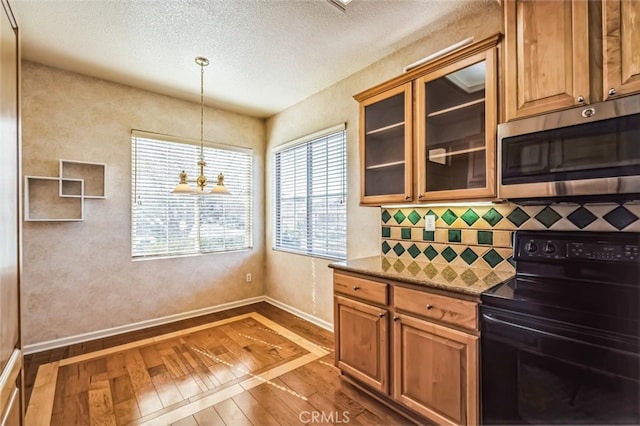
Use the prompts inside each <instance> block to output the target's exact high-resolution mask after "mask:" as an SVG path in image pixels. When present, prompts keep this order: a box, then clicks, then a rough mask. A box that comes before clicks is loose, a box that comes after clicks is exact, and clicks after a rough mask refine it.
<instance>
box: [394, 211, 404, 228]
mask: <svg viewBox="0 0 640 426" xmlns="http://www.w3.org/2000/svg"><path fill="white" fill-rule="evenodd" d="M393 218H394V219H395V220H396V223H397V224H398V225H400V224H401V223H402V221H403V220H405V218H406V216H405V215H404V213H402V210H398V211H397V212H396V214H394V215H393Z"/></svg>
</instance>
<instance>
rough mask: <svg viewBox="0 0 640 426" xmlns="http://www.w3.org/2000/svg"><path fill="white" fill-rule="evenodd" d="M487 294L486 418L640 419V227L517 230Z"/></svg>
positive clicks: (612, 421)
mask: <svg viewBox="0 0 640 426" xmlns="http://www.w3.org/2000/svg"><path fill="white" fill-rule="evenodd" d="M513 245H514V258H515V260H516V275H515V278H514V279H512V280H510V281H508V282H506V283H503V284H500V285H498V286H496V287H494V288H492V289H490V290H488V291H486V292H485V293H483V294H482V295H481V299H482V305H481V307H480V313H481V320H480V321H481V401H482V402H481V418H482V422H483V424H640V321H639V316H640V314H639V310H640V291H639V290H640V253H639V251H640V233H625V232H584V231H580V232H554V231H517V232H516V233H515V235H514V244H513Z"/></svg>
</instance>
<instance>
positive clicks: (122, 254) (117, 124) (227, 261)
mask: <svg viewBox="0 0 640 426" xmlns="http://www.w3.org/2000/svg"><path fill="white" fill-rule="evenodd" d="M22 70H23V74H22V89H23V90H22V126H23V137H22V138H23V173H24V175H37V176H58V161H59V159H66V160H78V161H90V162H100V163H106V164H107V175H106V188H107V193H106V196H107V198H106V199H105V200H87V201H86V204H85V221H84V222H67V223H53V222H43V223H34V222H26V223H25V224H24V235H23V241H24V276H23V277H22V305H23V323H22V324H23V327H22V329H23V333H24V343H25V344H33V343H39V342H43V341H47V340H51V339H57V338H62V337H68V336H74V335H78V334H81V333H88V332H93V331H99V330H104V329H108V328H111V327H116V326H122V325H126V324H130V323H135V322H140V321H144V320H151V319H155V318H159V317H163V316H167V315H172V314H180V313H184V312H188V311H192V310H196V309H201V308H207V307H210V306H216V305H220V304H223V303H227V302H233V301H236V300H241V299H245V298H249V297H253V296H260V295H263V294H264V285H263V283H264V281H263V279H262V277H263V267H264V194H263V188H264V185H263V176H264V146H265V142H264V141H265V125H264V121H263V120H260V119H256V118H250V117H245V116H242V115H238V114H233V113H228V112H223V111H220V110H215V109H210V108H207V109H206V111H205V139H206V140H211V141H214V142H222V143H227V144H233V145H241V146H246V147H250V148H253V149H254V193H255V196H254V228H253V233H254V249H252V250H247V251H241V252H233V253H226V254H208V255H203V256H192V257H182V258H173V259H161V260H147V261H136V262H134V261H132V260H131V219H130V218H131V201H130V197H131V160H130V157H131V154H130V144H131V140H130V131H131V129H140V130H145V131H151V132H158V133H165V134H170V135H176V136H182V137H186V138H194V139H197V138H199V130H200V127H199V126H200V113H199V112H200V111H199V104H198V103H191V102H186V101H181V100H177V99H173V98H169V97H166V96H162V95H158V94H154V93H150V92H146V91H142V90H138V89H134V88H131V87H128V86H122V85H118V84H115V83H110V82H106V81H102V80H98V79H94V78H91V77H87V76H82V75H79V74H73V73H69V72H65V71H61V70H58V69H54V68H49V67H45V66H43V65H39V64H36V63H32V62H25V63H24V64H23V68H22ZM176 176H177V174H176ZM245 272H252V273H253V283H252V284H245V283H244V276H245Z"/></svg>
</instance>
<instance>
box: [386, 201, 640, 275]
mask: <svg viewBox="0 0 640 426" xmlns="http://www.w3.org/2000/svg"><path fill="white" fill-rule="evenodd" d="M427 214H432V215H435V216H436V222H435V224H436V229H435V231H425V230H424V221H425V220H424V217H425V215H427ZM381 228H382V229H381V236H382V244H381V250H382V254H383V255H384V256H387V257H397V258H400V259H403V260H409V259H414V260H422V261H430V262H433V263H444V264H450V265H459V266H474V267H482V268H489V269H495V270H501V271H509V270H513V266H514V261H513V258H512V256H511V255H512V235H513V232H514V231H516V230H518V229H550V230H562V231H579V230H584V231H633V232H640V204H638V203H626V204H612V203H609V204H585V205H576V204H557V205H549V206H546V205H541V206H521V205H517V204H513V203H503V204H494V205H489V206H442V207H426V206H425V207H422V206H412V207H402V208H391V207H383V208H382V209H381Z"/></svg>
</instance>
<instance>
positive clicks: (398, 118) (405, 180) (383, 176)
mask: <svg viewBox="0 0 640 426" xmlns="http://www.w3.org/2000/svg"><path fill="white" fill-rule="evenodd" d="M411 101H412V98H411V83H405V84H403V85H400V86H398V87H394V88H392V89H390V90H387V91H385V92H383V93H379V94H377V95H375V96H373V97H371V98H368V99H366V100H365V101H363V102H362V103H361V104H360V117H361V126H360V141H361V143H360V158H361V161H362V168H361V176H360V194H361V201H362V203H366V204H370V203H373V204H381V203H387V202H405V201H408V200H411V198H412V179H411V176H412V174H413V149H412V147H413V143H412V132H411V123H412V120H411V113H412V109H411Z"/></svg>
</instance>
